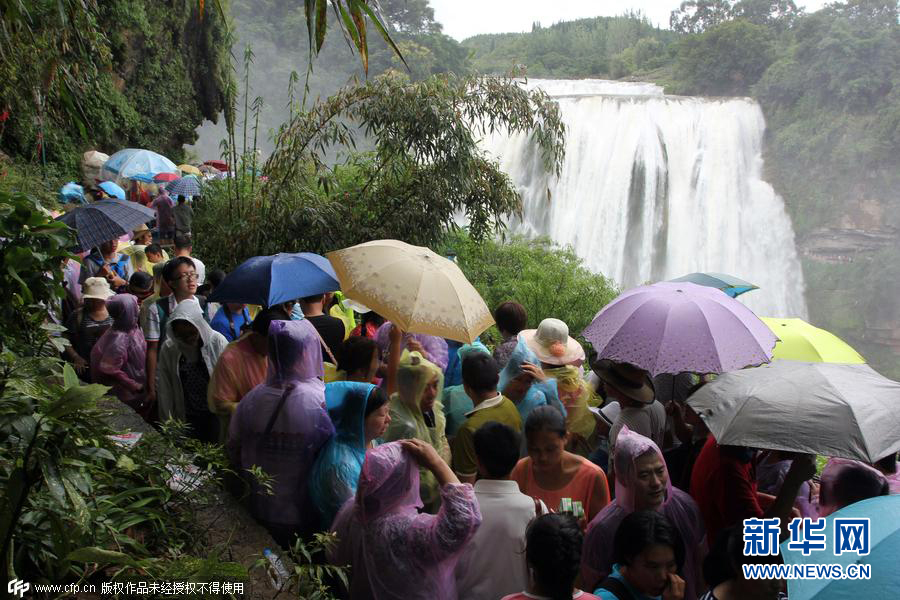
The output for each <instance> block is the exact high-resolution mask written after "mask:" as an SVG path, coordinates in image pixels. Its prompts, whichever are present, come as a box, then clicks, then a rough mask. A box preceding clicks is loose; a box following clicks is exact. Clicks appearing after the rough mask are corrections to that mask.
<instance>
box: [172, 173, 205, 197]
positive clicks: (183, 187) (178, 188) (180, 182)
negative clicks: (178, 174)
mask: <svg viewBox="0 0 900 600" xmlns="http://www.w3.org/2000/svg"><path fill="white" fill-rule="evenodd" d="M166 190H168V192H169V194H171V195H172V196H199V195H200V182H199V181H198V180H197V178H196V177H194V176H193V175H187V176H185V177H182V178H181V179H176V180H175V181H173V182H172V183H170V184H169V185H167V186H166Z"/></svg>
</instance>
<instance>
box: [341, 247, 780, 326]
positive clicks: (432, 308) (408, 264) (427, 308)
mask: <svg viewBox="0 0 900 600" xmlns="http://www.w3.org/2000/svg"><path fill="white" fill-rule="evenodd" d="M326 256H327V257H328V260H330V261H331V264H332V265H334V270H335V272H336V273H337V276H338V281H340V283H341V291H343V292H344V296H346V297H347V298H351V299H353V300H356V301H357V302H361V303H363V304H365V305H366V306H368V307H370V308H371V309H372V310H374V311H376V312H377V313H378V314H380V315H381V316H383V317H384V318H385V319H388V320H390V321H391V322H393V323H395V324H396V325H398V326H399V327H400V328H401V329H403V330H404V331H406V332H409V333H424V334H428V335H436V336H439V337H444V338H447V339H451V340H456V341H459V342H465V343H472V342H473V341H475V338H476V337H478V335H479V334H480V333H482V332H483V331H484V330H485V329H487V328H488V327H490V326H491V325H493V323H494V318H493V317H492V316H491V311H490V310H488V307H487V305H486V304H485V303H484V300H483V299H482V298H481V295H480V294H479V293H478V290H476V289H475V288H474V287H473V286H472V284H471V283H469V280H468V279H466V276H465V275H463V272H462V271H461V270H460V269H459V267H458V266H457V265H456V263H454V262H453V261H450V260H447V259H446V258H444V257H443V256H440V255H439V254H435V253H434V252H432V251H431V250H429V249H428V248H423V247H421V246H411V245H410V244H406V243H404V242H400V241H397V240H377V241H374V242H366V243H365V244H359V245H357V246H353V247H351V248H344V249H343V250H337V251H335V252H329V253H328V254H327V255H326ZM773 337H774V336H773Z"/></svg>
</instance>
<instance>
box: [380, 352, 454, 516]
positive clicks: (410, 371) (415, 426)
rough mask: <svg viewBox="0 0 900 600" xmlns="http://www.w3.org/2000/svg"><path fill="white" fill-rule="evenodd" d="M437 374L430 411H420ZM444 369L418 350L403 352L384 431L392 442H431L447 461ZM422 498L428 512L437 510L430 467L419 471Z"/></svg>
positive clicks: (387, 439) (435, 485) (387, 440)
mask: <svg viewBox="0 0 900 600" xmlns="http://www.w3.org/2000/svg"><path fill="white" fill-rule="evenodd" d="M434 378H437V382H438V383H437V397H436V398H435V400H434V407H433V408H432V410H431V413H430V414H429V415H426V414H425V413H423V412H422V399H423V397H424V395H425V388H426V387H428V384H429V382H430V381H432V380H433V379H434ZM443 387H444V372H443V371H441V370H440V368H438V367H437V366H436V365H434V364H433V363H431V362H429V361H427V360H425V359H424V358H423V357H422V355H421V354H419V353H418V352H408V351H405V350H404V352H403V357H402V358H401V359H400V368H399V369H398V371H397V393H396V394H394V395H393V396H392V397H391V424H390V425H389V426H388V429H387V431H386V432H385V434H384V438H383V439H384V441H386V442H393V441H397V440H404V439H409V438H416V439H419V440H422V441H423V442H427V443H429V444H431V446H432V447H433V448H434V449H435V450H437V452H438V454H440V455H441V458H443V459H444V460H445V461H447V462H448V463H449V462H450V445H449V444H448V443H447V436H446V422H447V420H446V418H445V417H444V407H443V404H441V397H442V392H443ZM421 493H422V500H424V502H425V507H426V508H427V509H428V511H429V512H434V511H435V510H437V505H438V502H439V501H440V494H439V490H438V485H437V481H436V480H435V478H434V475H432V473H431V471H429V470H427V469H422V472H421Z"/></svg>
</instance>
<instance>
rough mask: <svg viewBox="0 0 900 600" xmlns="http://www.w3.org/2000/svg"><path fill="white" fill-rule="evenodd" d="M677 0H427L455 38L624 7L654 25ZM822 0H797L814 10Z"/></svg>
mask: <svg viewBox="0 0 900 600" xmlns="http://www.w3.org/2000/svg"><path fill="white" fill-rule="evenodd" d="M680 4H681V0H556V1H554V2H547V0H431V6H432V7H433V8H434V17H435V20H437V21H438V22H439V23H442V24H443V26H444V33H446V34H447V35H449V36H450V37H452V38H455V39H457V40H460V41H462V40H464V39H466V38H467V37H471V36H473V35H478V34H480V33H507V32H521V31H531V25H532V23H534V22H540V24H541V25H543V26H544V27H547V26H549V25H552V24H554V23H558V22H559V21H571V20H573V19H583V18H586V17H612V16H615V15H621V14H622V13H624V12H625V11H626V10H629V9H631V10H640V11H641V12H643V13H644V14H646V15H647V16H648V17H649V18H650V21H651V22H652V23H653V24H654V25H659V26H660V27H668V26H669V14H670V13H671V12H672V11H673V10H675V9H677V8H678V6H679V5H680ZM825 4H826V2H825V0H797V5H798V6H802V7H805V8H806V11H807V12H815V11H817V10H819V9H820V8H822V7H823V6H825Z"/></svg>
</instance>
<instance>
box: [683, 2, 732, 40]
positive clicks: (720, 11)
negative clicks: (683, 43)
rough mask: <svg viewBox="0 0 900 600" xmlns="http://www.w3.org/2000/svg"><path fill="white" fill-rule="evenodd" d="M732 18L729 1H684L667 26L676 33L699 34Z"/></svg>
mask: <svg viewBox="0 0 900 600" xmlns="http://www.w3.org/2000/svg"><path fill="white" fill-rule="evenodd" d="M732 16H733V13H732V5H731V0H685V1H684V2H682V3H681V5H680V6H679V7H678V10H673V11H672V14H671V15H670V16H669V26H670V27H671V28H672V29H673V30H674V31H677V32H678V33H701V32H703V31H706V30H707V29H709V28H711V27H715V26H716V25H720V24H722V23H724V22H725V21H727V20H729V19H731V18H732Z"/></svg>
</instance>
